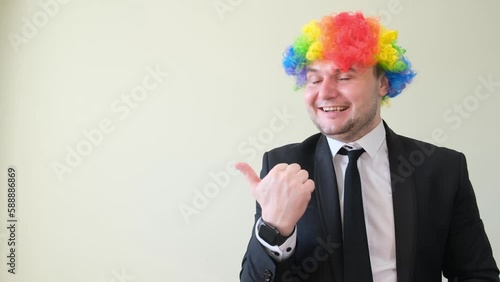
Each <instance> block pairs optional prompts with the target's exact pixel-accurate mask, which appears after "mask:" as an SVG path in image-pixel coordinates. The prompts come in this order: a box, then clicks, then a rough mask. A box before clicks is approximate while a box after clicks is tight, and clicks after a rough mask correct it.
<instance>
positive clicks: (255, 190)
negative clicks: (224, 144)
mask: <svg viewBox="0 0 500 282" xmlns="http://www.w3.org/2000/svg"><path fill="white" fill-rule="evenodd" d="M235 168H236V169H237V170H239V171H240V172H241V173H243V174H244V175H245V177H246V180H247V182H248V184H249V185H250V191H251V193H252V196H253V197H254V198H255V199H256V200H257V202H258V203H259V204H260V206H261V208H262V219H263V220H264V221H265V222H267V223H269V224H271V225H272V226H274V227H275V228H276V229H278V231H279V232H280V234H281V235H283V236H289V235H290V234H292V232H293V229H294V227H295V225H296V224H297V222H298V221H299V219H300V218H301V217H302V215H303V214H304V212H305V211H306V208H307V203H309V200H310V199H311V193H312V192H313V191H314V181H312V180H311V179H309V173H308V172H307V171H306V170H303V169H301V168H300V165H298V164H296V163H294V164H290V165H288V164H284V163H281V164H277V165H276V166H274V167H273V168H272V169H271V171H269V173H268V174H267V175H266V177H264V178H263V179H262V180H261V179H260V178H259V176H257V174H256V173H255V171H254V170H253V169H252V168H251V167H250V166H249V165H248V164H246V163H236V164H235Z"/></svg>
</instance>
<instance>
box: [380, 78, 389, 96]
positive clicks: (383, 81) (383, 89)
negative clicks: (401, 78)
mask: <svg viewBox="0 0 500 282" xmlns="http://www.w3.org/2000/svg"><path fill="white" fill-rule="evenodd" d="M378 79H379V90H378V95H379V96H380V97H384V96H385V95H386V94H387V92H388V91H389V80H388V79H387V77H386V76H385V75H381V76H379V78H378Z"/></svg>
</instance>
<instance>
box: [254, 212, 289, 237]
mask: <svg viewBox="0 0 500 282" xmlns="http://www.w3.org/2000/svg"><path fill="white" fill-rule="evenodd" d="M261 220H262V221H264V222H265V223H266V224H268V225H270V226H272V227H273V228H275V229H276V230H278V231H279V233H280V235H282V236H285V237H290V235H292V233H293V231H294V230H295V224H280V223H278V222H277V221H275V220H267V217H266V218H265V217H264V216H262V217H261Z"/></svg>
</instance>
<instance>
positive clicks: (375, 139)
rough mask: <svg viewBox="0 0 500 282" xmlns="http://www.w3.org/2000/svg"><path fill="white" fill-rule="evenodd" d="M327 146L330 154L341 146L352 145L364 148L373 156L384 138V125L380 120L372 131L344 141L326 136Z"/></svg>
mask: <svg viewBox="0 0 500 282" xmlns="http://www.w3.org/2000/svg"><path fill="white" fill-rule="evenodd" d="M326 139H327V141H328V146H329V147H330V151H331V152H332V155H334V156H335V155H336V154H337V152H338V151H339V150H340V148H341V147H343V146H345V145H347V146H350V147H354V148H355V149H361V148H363V149H365V151H366V153H368V155H370V157H372V158H373V157H375V154H376V153H377V151H378V150H379V149H380V147H381V146H382V143H383V142H384V140H385V127H384V124H383V122H382V121H380V122H379V124H378V125H377V126H376V127H375V128H374V129H372V131H370V132H368V133H367V134H366V135H365V136H363V137H361V138H360V139H358V140H356V141H354V142H350V143H344V142H341V141H338V140H335V139H332V138H330V137H328V136H327V138H326Z"/></svg>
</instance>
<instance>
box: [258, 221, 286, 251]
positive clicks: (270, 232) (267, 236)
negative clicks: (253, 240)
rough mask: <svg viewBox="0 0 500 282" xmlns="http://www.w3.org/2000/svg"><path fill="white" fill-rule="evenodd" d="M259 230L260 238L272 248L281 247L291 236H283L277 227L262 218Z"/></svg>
mask: <svg viewBox="0 0 500 282" xmlns="http://www.w3.org/2000/svg"><path fill="white" fill-rule="evenodd" d="M258 230H259V237H260V238H261V239H262V240H264V241H265V242H266V243H268V244H269V245H271V246H281V245H282V244H283V243H285V241H286V240H287V239H288V238H290V236H291V235H290V236H283V235H281V234H280V232H279V231H278V229H276V227H274V226H272V225H271V224H269V223H267V222H265V221H264V220H263V219H262V218H261V219H260V222H259V226H258ZM292 234H293V232H292Z"/></svg>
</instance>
